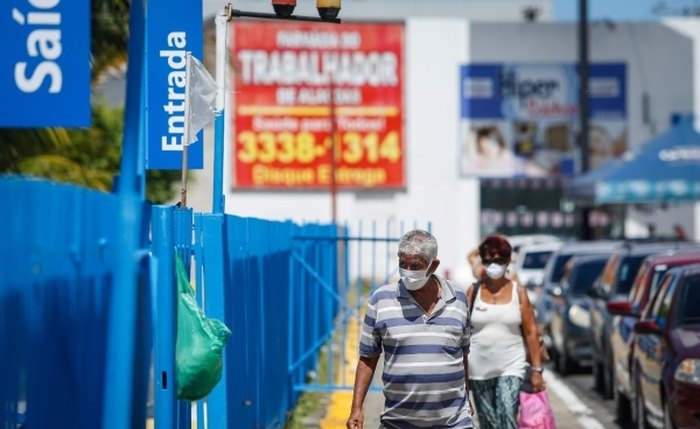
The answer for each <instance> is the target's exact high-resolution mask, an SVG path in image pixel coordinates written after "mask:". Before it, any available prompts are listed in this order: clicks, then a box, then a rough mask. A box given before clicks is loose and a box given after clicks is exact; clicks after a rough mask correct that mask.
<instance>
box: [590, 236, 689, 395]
mask: <svg viewBox="0 0 700 429" xmlns="http://www.w3.org/2000/svg"><path fill="white" fill-rule="evenodd" d="M690 244H692V243H688V242H672V241H665V242H656V243H654V242H626V243H624V244H623V245H622V246H619V247H618V248H617V249H616V250H615V251H614V252H613V254H612V255H611V256H610V259H608V262H607V264H606V265H605V268H604V269H603V273H602V274H601V276H600V279H599V281H598V282H596V284H595V286H594V287H593V288H592V289H591V290H590V291H589V296H590V298H591V329H590V333H591V344H592V345H593V384H594V386H595V389H596V390H597V391H598V392H600V393H601V394H602V395H603V397H604V398H612V396H613V364H612V363H613V355H612V347H611V345H610V332H611V331H612V328H611V327H612V314H610V312H608V307H607V303H608V301H610V300H617V299H624V298H625V297H626V296H627V295H628V294H629V292H630V289H631V288H632V282H633V281H634V278H635V276H636V275H637V272H638V271H639V268H640V267H641V265H642V261H644V258H646V257H647V256H649V255H654V254H658V253H663V252H669V251H675V250H678V249H681V248H682V247H688V246H689V245H690Z"/></svg>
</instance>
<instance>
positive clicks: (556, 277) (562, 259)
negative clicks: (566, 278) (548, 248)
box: [552, 255, 573, 283]
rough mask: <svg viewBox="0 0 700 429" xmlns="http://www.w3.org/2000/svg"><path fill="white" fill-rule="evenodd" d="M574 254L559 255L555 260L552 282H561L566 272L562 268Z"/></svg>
mask: <svg viewBox="0 0 700 429" xmlns="http://www.w3.org/2000/svg"><path fill="white" fill-rule="evenodd" d="M572 256H573V255H559V256H557V259H555V260H554V265H553V266H552V283H559V282H560V281H561V276H562V275H563V274H564V273H563V272H562V268H564V265H566V263H567V262H568V261H569V259H571V257H572Z"/></svg>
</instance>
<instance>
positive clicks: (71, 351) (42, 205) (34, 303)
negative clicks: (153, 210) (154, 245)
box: [0, 178, 151, 429]
mask: <svg viewBox="0 0 700 429" xmlns="http://www.w3.org/2000/svg"><path fill="white" fill-rule="evenodd" d="M0 201H2V207H3V208H2V210H1V211H0V401H1V402H2V407H0V421H1V422H2V423H3V424H4V425H3V428H14V427H16V425H17V424H18V423H23V424H24V427H27V428H55V427H65V428H86V429H87V428H99V427H103V424H102V418H103V415H104V412H105V410H104V407H103V398H104V392H105V390H106V389H108V388H109V386H105V380H106V366H107V361H108V359H109V357H108V356H107V343H108V338H109V336H108V327H109V323H110V318H111V317H110V316H111V315H112V314H111V313H110V302H111V299H112V297H113V294H114V284H115V275H116V272H115V270H116V266H117V263H116V257H117V247H118V242H119V237H117V228H115V226H116V225H118V223H119V222H120V220H119V219H118V216H119V210H117V207H118V200H117V196H115V195H111V194H104V193H99V192H94V191H89V190H86V189H81V188H77V187H73V186H67V185H58V184H55V183H51V182H47V181H41V180H26V179H17V178H6V179H3V180H0ZM134 266H135V268H136V267H138V266H141V264H140V263H138V261H135V263H134ZM139 272H140V273H142V275H143V276H144V278H147V277H148V273H147V272H145V270H139ZM139 296H140V297H143V295H142V294H140V295H139ZM143 301H148V299H147V298H146V299H145V300H141V299H139V300H138V302H143ZM133 305H137V302H134V303H133ZM149 307H150V306H147V307H146V308H144V311H145V312H147V311H150V309H149ZM147 314H148V313H146V315H147ZM150 326H151V325H150V324H146V326H145V329H142V330H141V334H142V337H143V338H147V337H148V335H149V330H148V328H149V327H150ZM132 336H133V334H132ZM145 357H146V355H145V354H143V355H141V356H132V358H133V359H134V363H135V364H139V362H137V361H140V363H141V364H143V363H144V362H143V360H142V359H141V360H140V359H139V358H145ZM141 367H145V365H141ZM147 381H148V380H147V378H141V379H139V380H136V382H137V383H138V385H137V386H136V389H137V390H140V391H143V392H146V388H147ZM144 396H145V395H144ZM144 399H145V398H144ZM140 408H141V415H142V416H143V415H144V414H145V408H146V404H145V402H143V404H142V406H141V407H140ZM123 411H124V410H123ZM125 412H126V411H125Z"/></svg>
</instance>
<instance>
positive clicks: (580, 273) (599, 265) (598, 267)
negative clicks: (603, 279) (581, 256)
mask: <svg viewBox="0 0 700 429" xmlns="http://www.w3.org/2000/svg"><path fill="white" fill-rule="evenodd" d="M604 266H605V260H602V261H596V262H590V263H587V264H583V265H581V266H579V267H578V269H577V270H576V272H575V273H574V275H575V277H574V279H573V281H571V279H569V285H570V287H571V293H572V294H574V295H584V294H585V293H586V291H587V290H589V289H590V288H591V286H593V282H594V281H595V279H596V278H597V277H598V276H599V275H600V272H601V271H603V267H604Z"/></svg>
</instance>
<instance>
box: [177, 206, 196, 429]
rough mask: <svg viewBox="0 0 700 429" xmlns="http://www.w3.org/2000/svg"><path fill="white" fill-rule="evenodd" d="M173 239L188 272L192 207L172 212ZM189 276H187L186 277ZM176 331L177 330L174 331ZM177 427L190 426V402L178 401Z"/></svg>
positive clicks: (190, 250)
mask: <svg viewBox="0 0 700 429" xmlns="http://www.w3.org/2000/svg"><path fill="white" fill-rule="evenodd" d="M173 240H174V243H175V247H177V248H179V249H180V252H181V254H182V258H183V259H184V262H185V269H186V270H187V273H188V275H189V273H190V266H191V265H192V264H191V263H190V257H191V256H192V209H190V208H178V209H174V212H173ZM188 278H189V277H188ZM176 332H177V331H176ZM177 408H178V427H179V428H181V429H189V428H190V427H191V426H192V402H190V401H178V407H177Z"/></svg>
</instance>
